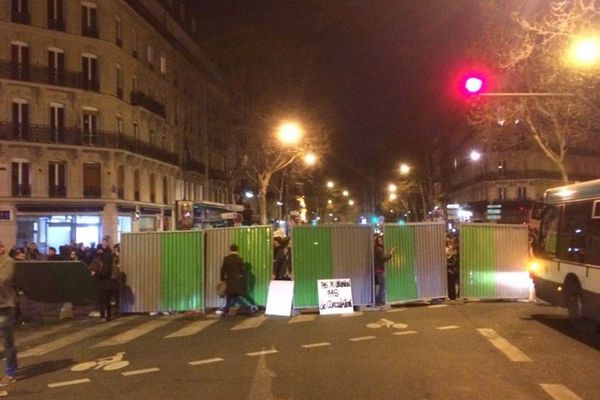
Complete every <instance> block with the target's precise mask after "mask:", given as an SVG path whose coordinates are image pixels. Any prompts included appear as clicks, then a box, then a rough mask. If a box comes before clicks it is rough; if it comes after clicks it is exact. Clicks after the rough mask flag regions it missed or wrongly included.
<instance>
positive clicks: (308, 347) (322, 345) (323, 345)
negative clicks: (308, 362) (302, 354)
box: [302, 342, 331, 349]
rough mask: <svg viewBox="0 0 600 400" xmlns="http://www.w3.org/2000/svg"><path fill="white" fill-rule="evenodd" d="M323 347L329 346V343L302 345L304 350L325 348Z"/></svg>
mask: <svg viewBox="0 0 600 400" xmlns="http://www.w3.org/2000/svg"><path fill="white" fill-rule="evenodd" d="M325 346H331V343H329V342H321V343H312V344H303V345H302V347H304V348H305V349H312V348H315V347H325Z"/></svg>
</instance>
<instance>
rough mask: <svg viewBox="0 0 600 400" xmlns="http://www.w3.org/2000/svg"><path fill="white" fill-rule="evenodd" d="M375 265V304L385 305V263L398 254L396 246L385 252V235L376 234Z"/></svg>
mask: <svg viewBox="0 0 600 400" xmlns="http://www.w3.org/2000/svg"><path fill="white" fill-rule="evenodd" d="M373 250H374V251H373V258H374V260H373V266H374V268H375V305H376V306H383V305H385V297H386V296H385V295H386V288H385V263H386V262H388V261H389V260H391V259H392V257H393V256H394V254H396V248H395V247H392V250H391V251H390V252H389V253H388V254H385V251H384V249H383V236H380V235H377V236H375V244H374V249H373Z"/></svg>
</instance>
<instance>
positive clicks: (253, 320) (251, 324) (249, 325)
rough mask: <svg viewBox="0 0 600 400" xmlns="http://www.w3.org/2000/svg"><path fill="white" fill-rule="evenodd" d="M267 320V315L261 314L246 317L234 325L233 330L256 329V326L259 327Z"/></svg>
mask: <svg viewBox="0 0 600 400" xmlns="http://www.w3.org/2000/svg"><path fill="white" fill-rule="evenodd" d="M266 320H267V317H266V316H265V315H261V316H260V317H250V318H246V319H245V320H243V321H242V322H240V323H239V324H237V325H236V326H234V327H233V328H231V330H232V331H239V330H242V329H254V328H258V327H259V326H261V325H262V324H263V322H265V321H266Z"/></svg>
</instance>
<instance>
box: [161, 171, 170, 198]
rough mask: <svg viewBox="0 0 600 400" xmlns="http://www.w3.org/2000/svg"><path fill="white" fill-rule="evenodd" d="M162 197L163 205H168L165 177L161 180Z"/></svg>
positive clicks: (167, 183)
mask: <svg viewBox="0 0 600 400" xmlns="http://www.w3.org/2000/svg"><path fill="white" fill-rule="evenodd" d="M162 195H163V203H164V204H169V181H168V179H167V177H166V176H163V179H162Z"/></svg>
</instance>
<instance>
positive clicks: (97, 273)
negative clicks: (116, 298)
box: [90, 245, 114, 322]
mask: <svg viewBox="0 0 600 400" xmlns="http://www.w3.org/2000/svg"><path fill="white" fill-rule="evenodd" d="M108 250H109V251H110V247H109V248H108ZM112 261H113V257H112V252H111V254H106V255H105V254H104V250H103V249H102V247H101V246H100V245H99V246H98V251H97V253H96V259H94V261H93V262H92V266H91V267H90V268H91V270H92V276H93V277H94V278H96V281H97V283H98V308H99V309H100V310H99V311H100V318H104V320H105V321H107V322H108V321H110V320H111V316H112V315H111V304H110V300H111V297H112V294H113V288H114V283H113V280H112V279H111V278H112Z"/></svg>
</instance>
